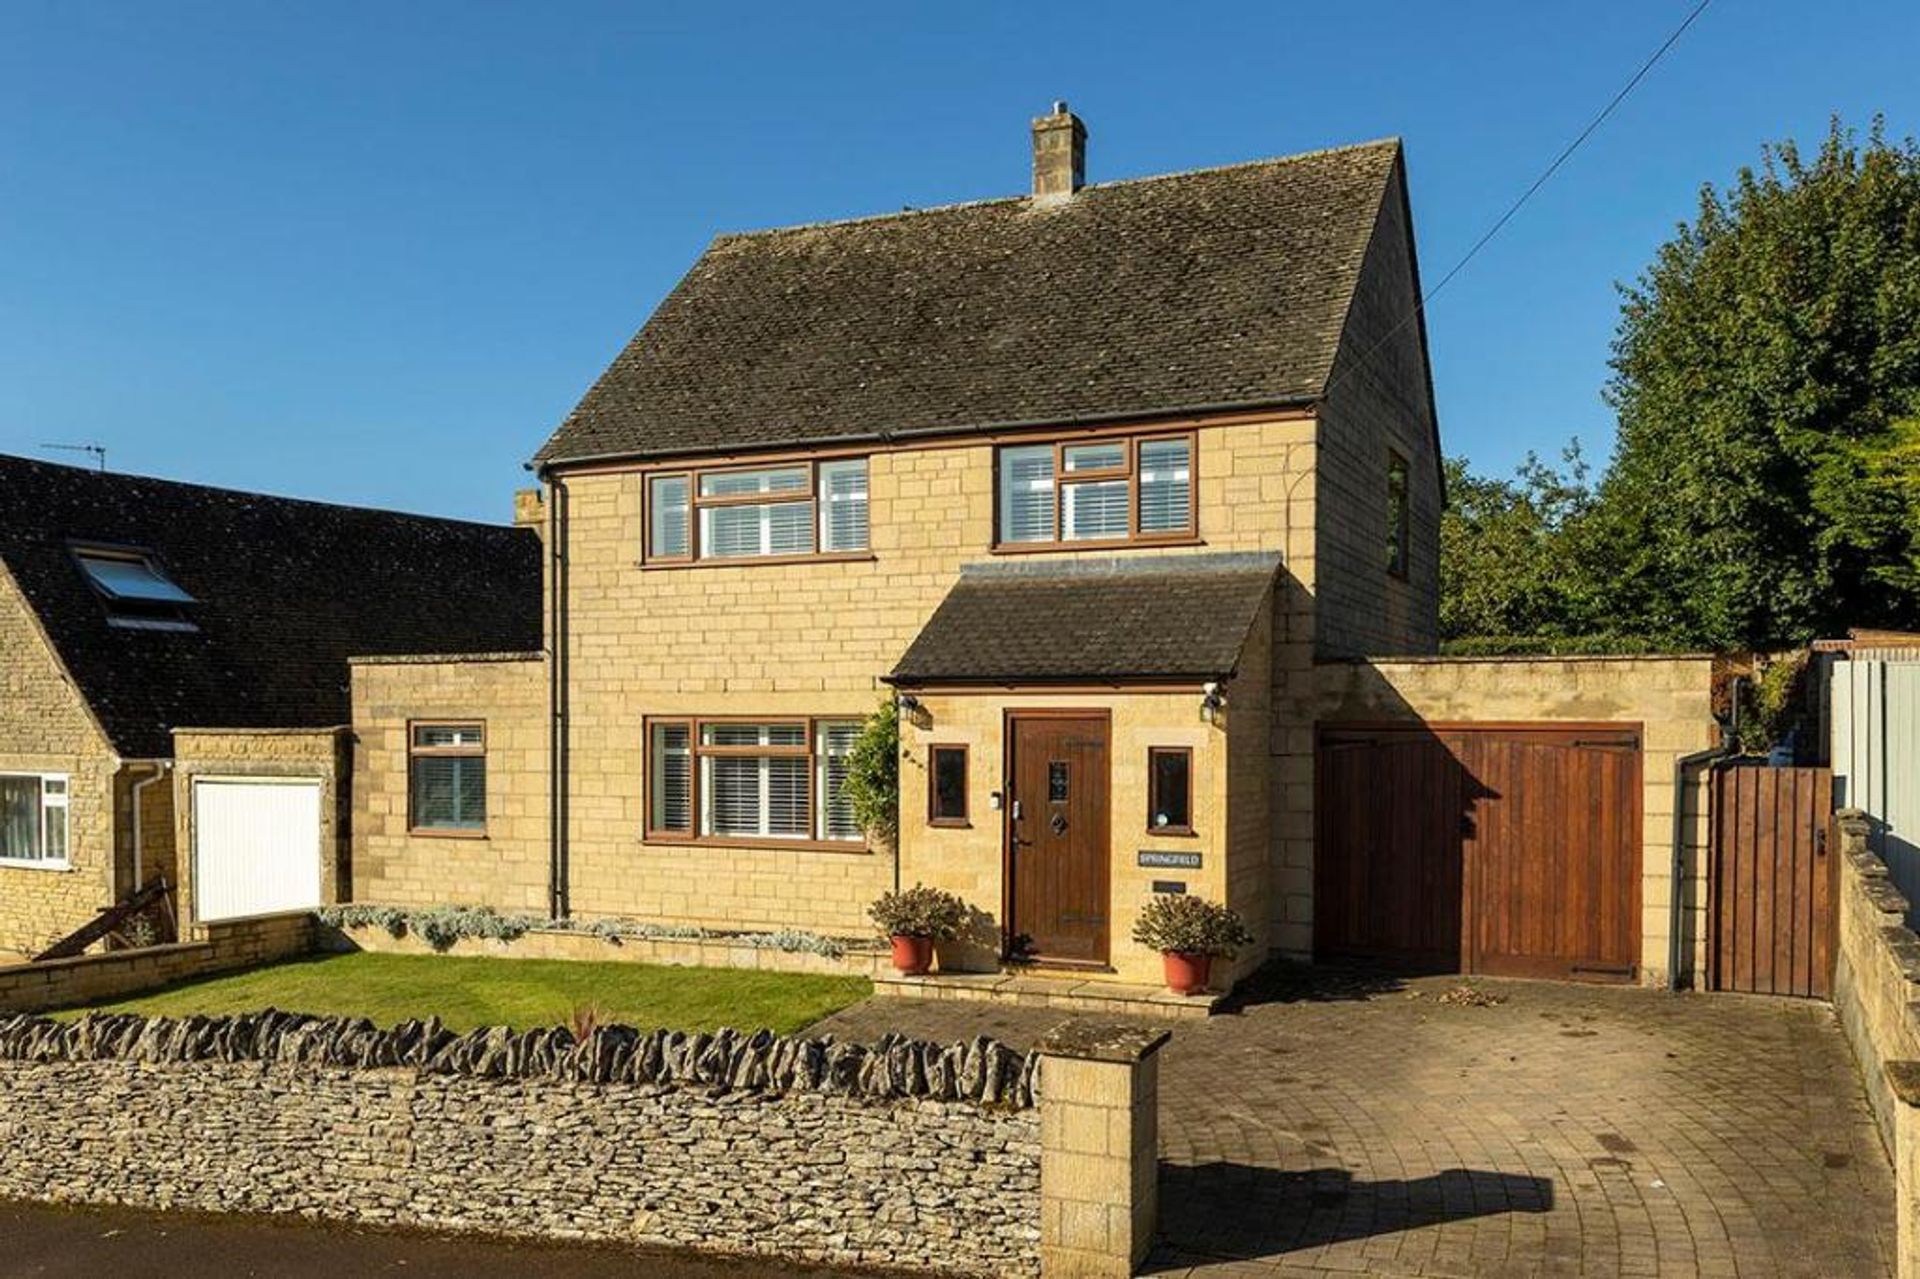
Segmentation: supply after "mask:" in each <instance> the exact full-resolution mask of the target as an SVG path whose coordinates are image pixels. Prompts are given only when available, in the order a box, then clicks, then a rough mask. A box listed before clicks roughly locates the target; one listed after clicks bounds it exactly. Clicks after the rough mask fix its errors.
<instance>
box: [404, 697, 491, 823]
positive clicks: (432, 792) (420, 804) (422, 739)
mask: <svg viewBox="0 0 1920 1279" xmlns="http://www.w3.org/2000/svg"><path fill="white" fill-rule="evenodd" d="M410 734H411V738H410V742H409V745H408V755H409V768H408V787H407V789H408V796H407V809H408V813H409V818H408V825H409V826H410V827H411V828H412V829H413V830H414V831H415V832H416V833H419V834H426V835H482V834H485V833H486V829H487V730H486V726H485V725H484V724H414V725H413V726H412V728H411V730H410Z"/></svg>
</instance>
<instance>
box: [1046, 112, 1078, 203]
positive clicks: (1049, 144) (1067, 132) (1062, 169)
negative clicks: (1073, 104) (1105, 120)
mask: <svg viewBox="0 0 1920 1279" xmlns="http://www.w3.org/2000/svg"><path fill="white" fill-rule="evenodd" d="M1086 181H1087V126H1086V125H1084V124H1082V123H1081V122H1080V117H1079V116H1077V115H1075V114H1074V113H1073V112H1071V111H1069V110H1067V104H1066V103H1064V102H1056V103H1054V104H1053V114H1052V115H1043V116H1041V117H1040V118H1039V119H1038V120H1035V121H1034V122H1033V194H1034V196H1035V197H1036V198H1039V199H1064V198H1066V197H1067V196H1070V195H1072V194H1073V193H1074V192H1075V191H1078V190H1079V189H1080V188H1081V187H1082V186H1085V185H1086Z"/></svg>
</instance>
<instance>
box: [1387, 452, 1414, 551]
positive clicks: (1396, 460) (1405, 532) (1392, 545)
mask: <svg viewBox="0 0 1920 1279" xmlns="http://www.w3.org/2000/svg"><path fill="white" fill-rule="evenodd" d="M1396 472H1397V473H1398V476H1399V483H1400V513H1399V518H1398V519H1397V520H1396V519H1395V518H1394V510H1393V487H1394V478H1395V474H1396ZM1387 551H1388V554H1387V576H1388V577H1392V578H1397V579H1398V580H1400V581H1402V582H1404V581H1406V580H1407V579H1408V578H1409V577H1410V576H1412V572H1413V464H1412V463H1411V462H1409V461H1407V458H1406V455H1405V454H1403V453H1401V452H1400V450H1399V449H1396V448H1389V449H1388V450H1387Z"/></svg>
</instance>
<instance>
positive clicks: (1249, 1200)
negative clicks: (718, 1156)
mask: <svg viewBox="0 0 1920 1279" xmlns="http://www.w3.org/2000/svg"><path fill="white" fill-rule="evenodd" d="M1464 988H1465V989H1468V990H1471V991H1473V992H1477V993H1478V995H1480V996H1483V997H1486V998H1469V999H1464V1000H1463V999H1461V998H1460V996H1459V995H1458V994H1457V993H1456V992H1458V991H1460V990H1462V989H1463V983H1462V982H1461V981H1460V979H1458V978H1420V979H1414V980H1410V981H1404V982H1403V981H1400V980H1396V979H1390V978H1378V977H1369V976H1364V975H1353V974H1330V973H1325V972H1308V971H1305V970H1283V971H1281V972H1278V973H1273V974H1263V975H1262V977H1261V978H1259V979H1257V982H1256V988H1255V989H1254V990H1253V991H1252V992H1251V993H1250V994H1248V995H1247V996H1245V997H1243V998H1236V1000H1234V1001H1233V1002H1232V1003H1231V1004H1230V1005H1229V1011H1228V1012H1227V1013H1226V1014H1225V1015H1222V1016H1218V1017H1215V1018H1213V1019H1211V1020H1208V1021H1206V1022H1201V1023H1192V1022H1183V1023H1178V1024H1176V1025H1175V1027H1174V1034H1173V1040H1172V1042H1171V1043H1170V1044H1169V1045H1168V1046H1167V1047H1166V1048H1165V1049H1164V1050H1163V1055H1162V1061H1161V1088H1160V1106H1161V1112H1160V1194H1161V1221H1160V1234H1159V1237H1158V1240H1157V1245H1156V1247H1155V1249H1154V1252H1153V1254H1152V1256H1151V1257H1150V1258H1149V1260H1148V1263H1147V1265H1146V1267H1145V1269H1144V1271H1143V1273H1147V1274H1159V1275H1181V1276H1185V1275H1192V1276H1201V1277H1204V1279H1223V1277H1225V1276H1238V1275H1246V1276H1287V1275H1300V1276H1325V1275H1401V1276H1429V1275H1434V1276H1454V1275H1459V1276H1468V1275H1471V1276H1507V1275H1513V1276H1519V1275H1580V1276H1635V1275H1659V1276H1663V1277H1666V1276H1701V1277H1703V1279H1704V1277H1707V1276H1774V1275H1782V1276H1815V1275H1818V1276H1834V1277H1841V1276H1869V1275H1872V1276H1879V1275H1886V1274H1889V1273H1891V1264H1892V1262H1891V1258H1892V1253H1893V1225H1894V1209H1893V1176H1892V1171H1891V1166H1890V1164H1889V1162H1888V1159H1887V1156H1886V1153H1885V1151H1884V1149H1883V1148H1882V1146H1881V1144H1880V1139H1879V1136H1878V1133H1877V1131H1876V1129H1875V1128H1874V1126H1873V1122H1872V1118H1871V1116H1870V1114H1869V1112H1868V1109H1867V1104H1866V1100H1865V1097H1864V1095H1863V1092H1862V1089H1861V1086H1860V1082H1859V1078H1858V1076H1857V1074H1856V1073H1855V1069H1854V1065H1853V1061H1852V1059H1851V1057H1850V1055H1849V1052H1848V1049H1847V1045H1846V1043H1845V1041H1844V1040H1843V1039H1842V1037H1841V1034H1840V1029H1839V1026H1838V1023H1837V1022H1836V1020H1835V1018H1834V1016H1833V1012H1832V1009H1831V1008H1830V1007H1829V1006H1828V1005H1826V1004H1823V1003H1818V1002H1814V1001H1805V1000H1775V999H1767V998H1760V997H1752V996H1733V995H1697V994H1678V995H1676V994H1669V993H1666V992H1660V991H1650V990H1641V989H1631V988H1619V987H1598V986H1578V985H1570V984H1554V983H1545V982H1497V981H1491V980H1485V981H1476V982H1472V983H1470V984H1468V985H1465V987H1464ZM1494 1000H1497V1001H1498V1002H1492V1001H1494ZM1062 1017H1063V1014H1062V1013H1060V1012H1059V1011H1057V1010H1049V1009H1038V1008H1021V1007H1007V1006H1004V1005H999V1004H984V1003H969V1002H959V1001H947V1002H938V1003H935V1002H920V1001H914V1000H902V999H885V1000H874V1001H870V1002H868V1003H866V1004H863V1005H860V1006H857V1007H855V1008H851V1009H848V1010H846V1011H844V1012H841V1013H838V1014H836V1015H835V1016H833V1017H831V1018H829V1019H827V1021H825V1022H823V1023H822V1024H821V1025H820V1026H819V1027H818V1028H817V1029H818V1030H819V1031H830V1032H832V1033H835V1034H839V1035H850V1036H854V1037H858V1038H862V1039H871V1038H872V1037H873V1036H875V1035H877V1034H879V1033H881V1032H882V1031H884V1030H890V1029H891V1030H905V1031H907V1032H908V1033H911V1034H915V1035H920V1036H926V1037H930V1038H961V1037H967V1036H971V1035H975V1034H983V1033H984V1034H991V1035H994V1036H996V1037H999V1038H1001V1039H1003V1040H1005V1041H1007V1042H1009V1043H1011V1044H1014V1045H1017V1046H1018V1045H1024V1044H1026V1043H1029V1042H1031V1041H1032V1040H1033V1039H1035V1038H1037V1037H1038V1036H1039V1035H1041V1034H1042V1033H1044V1032H1045V1031H1046V1030H1049V1029H1051V1028H1052V1027H1053V1026H1055V1025H1057V1024H1058V1023H1059V1022H1060V1020H1061V1019H1062Z"/></svg>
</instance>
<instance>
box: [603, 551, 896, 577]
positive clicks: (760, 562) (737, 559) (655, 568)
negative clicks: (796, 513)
mask: <svg viewBox="0 0 1920 1279" xmlns="http://www.w3.org/2000/svg"><path fill="white" fill-rule="evenodd" d="M878 558H879V557H878V556H876V555H875V554H874V553H873V552H872V551H823V552H816V553H813V554H808V555H725V556H709V557H707V558H706V559H699V560H641V561H639V563H638V564H637V565H636V566H635V567H637V568H639V569H640V570H641V571H643V572H647V573H656V572H665V571H666V570H668V569H678V568H764V567H767V566H769V565H778V564H871V563H873V562H874V561H875V560H876V559H878Z"/></svg>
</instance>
